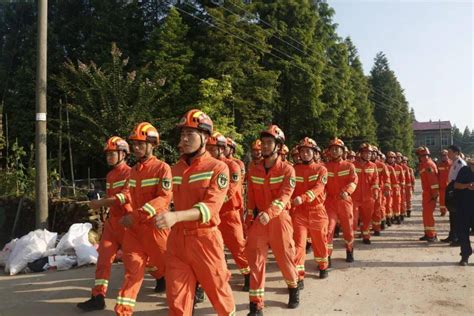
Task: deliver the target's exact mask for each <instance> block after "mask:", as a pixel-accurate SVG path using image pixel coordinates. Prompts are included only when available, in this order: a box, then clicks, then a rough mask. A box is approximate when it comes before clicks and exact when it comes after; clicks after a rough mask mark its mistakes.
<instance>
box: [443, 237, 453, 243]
mask: <svg viewBox="0 0 474 316" xmlns="http://www.w3.org/2000/svg"><path fill="white" fill-rule="evenodd" d="M440 241H441V242H447V243H449V242H452V241H453V239H452V238H451V236H448V237H446V238H444V239H441V240H440Z"/></svg>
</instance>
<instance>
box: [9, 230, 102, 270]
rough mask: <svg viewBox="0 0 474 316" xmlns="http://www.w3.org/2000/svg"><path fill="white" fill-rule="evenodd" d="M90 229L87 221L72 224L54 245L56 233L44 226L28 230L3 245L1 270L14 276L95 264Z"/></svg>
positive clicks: (96, 254)
mask: <svg viewBox="0 0 474 316" xmlns="http://www.w3.org/2000/svg"><path fill="white" fill-rule="evenodd" d="M91 229H92V224H90V223H80V224H73V225H71V227H70V228H69V231H68V232H67V233H66V234H64V236H63V237H62V238H61V239H60V240H59V242H58V243H57V244H56V242H57V239H58V234H57V233H52V232H49V231H48V230H46V229H44V230H40V229H38V230H35V231H32V232H30V233H29V234H27V235H25V236H23V237H21V238H20V239H13V240H12V241H10V242H9V243H8V244H6V245H5V247H4V248H3V250H2V251H0V266H4V267H5V273H7V274H9V275H15V274H18V273H20V272H40V271H45V270H49V269H56V270H68V269H70V268H72V267H74V266H83V265H87V264H96V263H97V257H98V256H99V255H98V253H97V249H96V247H97V244H96V242H97V241H96V240H94V238H91V236H93V233H92V232H93V231H91ZM91 240H92V242H93V243H94V244H93V243H92V242H91Z"/></svg>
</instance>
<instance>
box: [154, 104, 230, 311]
mask: <svg viewBox="0 0 474 316" xmlns="http://www.w3.org/2000/svg"><path fill="white" fill-rule="evenodd" d="M178 128H179V129H180V142H179V146H180V147H181V150H182V152H183V154H182V155H181V157H180V159H179V161H178V162H177V163H176V165H174V166H173V168H172V171H173V202H174V210H173V211H171V212H166V213H163V214H160V215H159V216H157V218H156V226H157V227H158V228H159V229H160V230H166V229H169V228H171V233H170V236H169V238H168V252H167V255H166V279H167V284H166V299H167V301H168V307H169V314H170V315H191V314H192V312H193V306H194V294H195V291H196V284H197V283H199V284H200V285H201V286H202V288H203V289H204V291H205V292H206V294H207V296H208V297H209V300H210V302H211V303H212V305H213V307H214V309H215V310H216V312H217V314H218V315H233V314H234V313H235V302H234V297H233V295H232V290H231V288H230V285H229V278H230V272H229V271H228V269H227V265H226V262H225V257H224V243H223V240H222V234H221V232H220V231H219V229H218V228H217V227H218V225H219V223H220V218H219V211H220V210H221V208H222V205H223V203H224V200H225V198H226V196H227V190H228V187H229V168H228V167H227V165H226V164H225V163H224V162H222V161H219V160H217V159H215V158H213V157H212V156H211V155H210V154H209V153H208V152H207V151H206V142H207V140H208V138H209V137H210V136H211V135H212V133H213V123H212V120H211V119H210V118H209V116H207V115H206V114H205V113H203V112H202V111H199V110H190V111H188V112H187V113H186V114H185V116H183V118H182V119H181V121H180V123H179V124H178Z"/></svg>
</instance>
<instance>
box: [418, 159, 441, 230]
mask: <svg viewBox="0 0 474 316" xmlns="http://www.w3.org/2000/svg"><path fill="white" fill-rule="evenodd" d="M418 168H419V171H420V178H421V187H422V189H423V195H422V205H423V225H424V226H425V235H426V236H427V237H429V238H432V237H435V236H436V229H435V220H434V216H433V213H434V210H435V208H436V199H433V195H435V194H439V184H438V169H437V168H436V164H435V163H434V162H433V161H432V160H431V159H429V158H428V160H427V161H423V162H420V164H419V166H418Z"/></svg>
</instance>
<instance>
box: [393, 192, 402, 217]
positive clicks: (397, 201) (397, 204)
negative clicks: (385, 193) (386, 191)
mask: <svg viewBox="0 0 474 316" xmlns="http://www.w3.org/2000/svg"><path fill="white" fill-rule="evenodd" d="M392 192H393V191H392ZM401 204H402V197H401V195H400V189H397V191H396V192H395V194H393V195H392V210H393V214H392V215H393V216H398V215H400V210H401V208H402V205H401Z"/></svg>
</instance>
